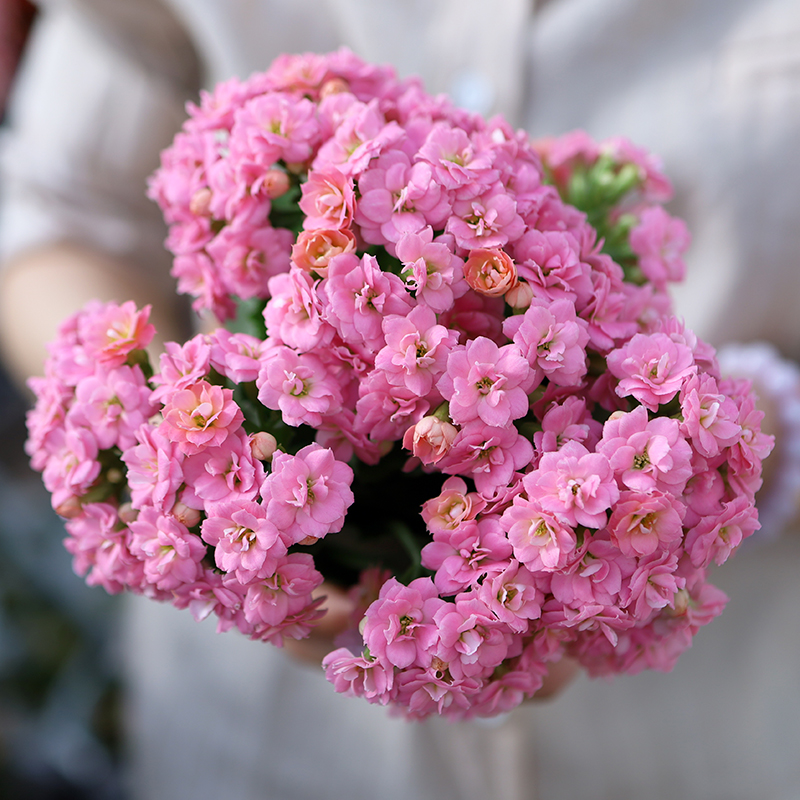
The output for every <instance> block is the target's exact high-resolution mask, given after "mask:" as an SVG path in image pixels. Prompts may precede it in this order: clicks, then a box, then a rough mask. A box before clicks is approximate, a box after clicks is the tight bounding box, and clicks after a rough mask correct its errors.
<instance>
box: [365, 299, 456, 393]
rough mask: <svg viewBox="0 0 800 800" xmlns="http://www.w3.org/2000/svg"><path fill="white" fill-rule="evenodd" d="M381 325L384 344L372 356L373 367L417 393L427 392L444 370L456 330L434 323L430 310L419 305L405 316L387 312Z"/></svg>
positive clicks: (453, 345) (393, 381)
mask: <svg viewBox="0 0 800 800" xmlns="http://www.w3.org/2000/svg"><path fill="white" fill-rule="evenodd" d="M382 328H383V333H384V335H385V337H386V346H385V347H384V348H382V349H381V350H380V351H379V352H378V354H377V355H376V356H375V367H376V368H377V369H382V370H384V371H385V372H386V375H387V378H388V379H389V381H390V382H391V383H393V384H399V385H404V386H406V387H408V388H409V389H410V390H411V391H412V392H414V393H415V394H417V395H419V396H420V397H424V396H425V395H428V394H429V393H430V392H431V389H432V388H433V383H434V380H435V379H436V378H438V377H439V375H440V374H441V373H442V372H444V369H445V364H446V363H447V357H448V355H449V354H450V352H451V351H452V349H453V347H455V345H456V343H457V341H458V334H457V333H456V332H455V331H451V330H448V329H447V328H445V327H444V326H443V325H438V324H437V323H436V315H435V314H434V313H433V311H431V309H430V308H427V307H426V306H422V305H420V306H417V307H416V308H413V309H411V311H410V312H409V314H408V315H407V316H400V315H395V314H391V315H387V316H386V317H384V319H383V325H382Z"/></svg>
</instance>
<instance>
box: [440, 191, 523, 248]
mask: <svg viewBox="0 0 800 800" xmlns="http://www.w3.org/2000/svg"><path fill="white" fill-rule="evenodd" d="M445 230H446V231H447V232H448V233H452V234H453V236H454V237H455V240H456V242H457V244H458V246H459V247H463V248H464V249H465V250H474V249H477V248H497V247H503V246H504V245H506V244H507V243H509V242H514V241H516V240H517V239H519V237H520V236H521V235H522V233H523V232H524V230H525V223H524V222H523V221H522V217H520V215H519V214H518V213H517V204H516V203H515V202H514V198H513V197H512V196H511V195H510V194H508V192H507V191H506V190H505V188H504V187H503V186H502V185H501V184H499V183H497V184H495V185H494V186H493V187H492V188H490V189H489V190H488V191H486V192H484V193H483V194H481V195H480V196H479V197H475V198H472V199H468V200H457V201H456V202H455V203H453V214H452V216H451V217H450V218H449V219H448V220H447V225H446V226H445Z"/></svg>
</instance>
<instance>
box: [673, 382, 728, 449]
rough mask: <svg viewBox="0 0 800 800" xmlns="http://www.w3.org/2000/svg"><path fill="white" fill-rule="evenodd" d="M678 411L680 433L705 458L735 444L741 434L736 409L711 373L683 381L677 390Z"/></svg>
mask: <svg viewBox="0 0 800 800" xmlns="http://www.w3.org/2000/svg"><path fill="white" fill-rule="evenodd" d="M681 413H682V414H683V424H682V425H681V430H682V432H683V433H685V434H686V435H687V436H688V437H689V438H690V439H691V440H692V444H693V445H694V446H695V447H696V448H697V450H698V452H699V453H700V454H701V455H703V456H705V457H706V458H712V457H714V456H716V455H717V454H718V453H720V452H721V451H722V450H723V448H725V447H730V446H731V445H734V444H736V442H737V441H738V440H739V437H740V436H741V433H742V428H741V426H740V425H739V421H738V420H739V409H738V408H737V407H736V403H734V402H733V400H731V398H730V397H725V395H723V394H722V393H721V392H720V391H719V387H718V386H717V382H716V381H715V380H714V378H713V377H711V375H696V376H693V377H692V378H691V379H690V380H688V381H687V382H686V384H685V385H684V387H683V388H682V391H681Z"/></svg>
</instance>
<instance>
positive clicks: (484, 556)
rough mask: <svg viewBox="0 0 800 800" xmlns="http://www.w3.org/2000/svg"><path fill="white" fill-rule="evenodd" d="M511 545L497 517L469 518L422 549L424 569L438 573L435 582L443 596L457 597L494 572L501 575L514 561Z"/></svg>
mask: <svg viewBox="0 0 800 800" xmlns="http://www.w3.org/2000/svg"><path fill="white" fill-rule="evenodd" d="M511 553H512V551H511V545H510V544H509V542H508V539H507V538H506V536H505V533H504V532H503V529H502V528H501V527H500V523H499V521H498V519H497V518H496V517H493V516H490V517H483V518H481V519H479V520H476V519H468V520H464V521H463V522H462V523H461V524H459V525H457V526H455V527H451V528H440V529H439V530H436V531H435V532H434V534H433V541H432V542H429V543H428V544H426V545H425V547H423V548H422V566H423V567H425V568H427V569H432V570H435V571H436V576H435V578H434V582H435V583H436V588H437V589H438V590H439V591H440V592H441V593H442V594H443V595H452V594H457V593H458V592H460V591H463V590H464V589H466V588H467V587H469V586H478V585H479V581H480V580H481V579H483V578H484V576H486V575H487V574H488V573H490V572H500V571H501V570H502V569H503V568H504V567H506V566H507V565H508V563H509V561H510V558H511Z"/></svg>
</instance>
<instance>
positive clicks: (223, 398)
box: [161, 381, 244, 455]
mask: <svg viewBox="0 0 800 800" xmlns="http://www.w3.org/2000/svg"><path fill="white" fill-rule="evenodd" d="M163 415H164V421H163V422H162V423H161V430H162V432H163V433H164V435H165V436H166V437H167V438H168V439H169V440H170V441H173V442H175V443H176V444H177V445H178V447H179V448H180V449H181V450H182V451H183V452H184V453H186V455H193V454H194V453H199V452H200V451H201V450H202V449H203V448H205V447H216V446H218V445H221V444H222V443H223V442H224V441H225V439H227V438H228V435H229V434H231V433H233V432H234V431H236V430H238V429H239V427H240V426H241V424H242V421H243V419H244V415H243V414H242V411H241V409H240V408H239V406H237V405H236V403H235V402H234V400H233V392H232V391H231V390H230V389H223V388H222V387H220V386H215V385H213V384H210V383H208V382H206V381H198V382H197V383H195V384H192V385H191V386H189V387H187V388H186V389H181V390H179V391H177V392H175V394H173V395H172V396H171V397H170V398H169V400H168V401H167V402H166V404H165V406H164V411H163Z"/></svg>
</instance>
